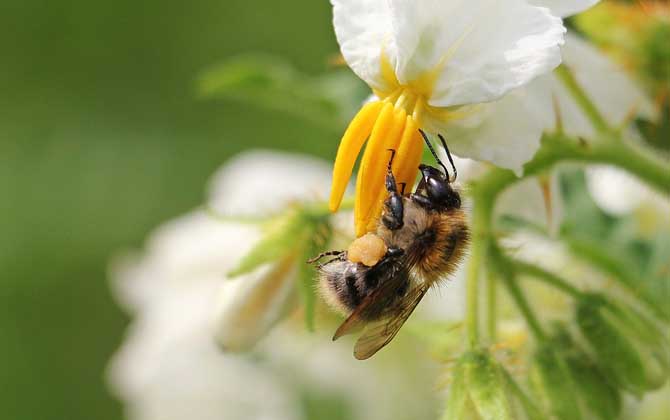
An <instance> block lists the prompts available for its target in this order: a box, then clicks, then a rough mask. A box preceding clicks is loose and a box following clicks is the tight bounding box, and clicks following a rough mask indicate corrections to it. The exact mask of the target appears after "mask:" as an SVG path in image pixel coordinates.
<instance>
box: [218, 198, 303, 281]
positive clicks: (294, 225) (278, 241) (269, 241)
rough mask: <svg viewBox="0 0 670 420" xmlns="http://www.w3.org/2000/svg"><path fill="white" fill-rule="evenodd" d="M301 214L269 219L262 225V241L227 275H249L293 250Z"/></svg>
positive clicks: (291, 210) (300, 225)
mask: <svg viewBox="0 0 670 420" xmlns="http://www.w3.org/2000/svg"><path fill="white" fill-rule="evenodd" d="M300 215H301V213H300V212H299V211H297V210H296V209H289V210H287V211H286V212H284V213H282V214H281V215H278V216H276V217H273V218H272V219H269V220H268V221H267V222H266V223H265V224H264V228H265V229H264V232H263V237H262V239H261V240H260V241H259V242H258V243H257V244H256V245H255V246H254V247H253V248H252V249H251V251H250V252H249V253H248V254H247V255H245V256H244V257H242V259H241V260H240V261H239V262H238V264H237V265H236V266H235V267H234V268H233V269H232V270H230V271H229V272H228V273H227V274H228V276H229V277H236V276H240V275H242V274H246V273H249V272H251V271H253V270H254V269H256V268H258V267H259V266H261V265H262V264H266V263H269V262H273V261H276V260H278V259H279V258H281V257H283V256H284V255H286V254H287V253H289V252H291V251H292V250H295V247H296V238H299V237H300V236H302V235H301V233H302V231H303V223H301V222H302V218H301V217H300Z"/></svg>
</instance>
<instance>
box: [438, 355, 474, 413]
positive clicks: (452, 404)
mask: <svg viewBox="0 0 670 420" xmlns="http://www.w3.org/2000/svg"><path fill="white" fill-rule="evenodd" d="M452 375H453V378H454V379H453V381H452V383H451V386H450V387H449V397H448V398H447V409H446V411H445V412H444V415H443V416H442V420H462V419H465V418H466V417H465V412H466V408H467V405H468V398H469V397H468V389H467V385H466V381H465V360H464V358H463V357H461V358H460V359H459V360H458V362H457V363H456V366H455V367H454V370H453V372H452Z"/></svg>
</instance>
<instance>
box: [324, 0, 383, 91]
mask: <svg viewBox="0 0 670 420" xmlns="http://www.w3.org/2000/svg"><path fill="white" fill-rule="evenodd" d="M331 3H332V4H333V25H334V27H335V36H336V37H337V42H338V43H339V44H340V51H341V52H342V56H343V57H344V59H345V60H346V61H347V64H349V67H351V69H352V70H353V71H354V73H356V75H358V77H360V78H361V79H363V80H364V81H365V82H366V83H367V84H368V85H369V86H370V87H371V88H372V89H376V90H381V91H385V90H387V89H388V86H387V85H386V83H385V81H384V79H383V77H382V75H381V71H382V69H381V55H382V49H383V48H384V46H385V45H386V43H387V42H388V34H389V31H390V27H391V16H390V10H389V8H388V5H387V4H386V1H385V0H367V1H360V0H331ZM386 46H387V47H391V45H386ZM387 53H388V51H387Z"/></svg>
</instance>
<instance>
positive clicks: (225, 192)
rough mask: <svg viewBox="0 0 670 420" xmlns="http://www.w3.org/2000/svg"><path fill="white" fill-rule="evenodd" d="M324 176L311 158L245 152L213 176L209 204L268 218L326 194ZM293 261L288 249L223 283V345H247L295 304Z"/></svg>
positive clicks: (226, 212) (227, 212)
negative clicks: (268, 261)
mask: <svg viewBox="0 0 670 420" xmlns="http://www.w3.org/2000/svg"><path fill="white" fill-rule="evenodd" d="M329 180H330V176H329V171H328V167H327V165H326V164H325V163H324V162H321V161H319V160H316V159H313V158H308V157H301V158H297V157H296V156H291V155H285V154H280V153H273V152H253V153H247V154H245V155H242V156H239V157H237V158H236V159H235V160H234V161H233V162H231V163H229V164H228V165H226V166H224V167H223V168H222V169H221V170H220V171H218V172H217V173H216V174H215V175H214V176H213V181H212V183H211V185H210V194H211V199H210V202H211V206H212V207H213V208H214V209H215V210H216V211H217V212H219V213H220V214H223V215H236V216H241V215H246V216H262V215H266V216H267V215H269V214H272V213H274V212H277V211H279V210H280V209H282V208H283V207H286V206H287V205H288V204H290V203H291V202H293V201H295V200H299V199H303V200H305V199H314V198H318V197H319V196H320V197H322V198H323V197H325V195H326V194H327V188H328V183H329ZM257 236H258V233H256V236H255V237H256V238H257ZM224 240H226V241H227V242H228V243H229V244H235V243H236V242H238V241H240V242H241V243H242V244H243V243H244V240H245V238H239V237H235V236H226V237H225V238H224ZM238 259H239V258H237V259H234V260H233V261H237V260H238ZM297 264H304V261H297V260H296V258H295V255H291V254H290V253H289V255H287V256H286V257H284V258H282V259H280V260H279V261H276V262H274V263H271V264H266V265H264V266H262V267H260V268H259V269H256V270H254V271H253V272H251V273H249V274H245V275H242V276H239V277H235V278H233V279H228V280H226V281H225V282H222V283H223V284H222V286H221V289H220V291H219V298H218V300H217V304H216V308H217V310H216V320H217V322H216V325H217V328H216V338H217V341H218V343H219V345H220V346H221V347H222V348H224V349H226V350H230V351H243V350H248V349H250V348H251V347H253V346H254V345H255V344H256V342H257V341H258V340H259V339H260V338H262V337H263V336H264V335H265V334H266V333H267V332H268V331H269V330H270V329H271V328H272V327H273V326H274V325H275V324H276V323H277V322H278V321H279V320H280V319H281V318H283V317H284V316H285V315H286V314H287V313H288V312H289V311H290V310H291V309H293V308H295V301H296V287H295V284H296V275H295V274H296V266H297Z"/></svg>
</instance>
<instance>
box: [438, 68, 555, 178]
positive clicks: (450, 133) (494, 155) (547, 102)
mask: <svg viewBox="0 0 670 420" xmlns="http://www.w3.org/2000/svg"><path fill="white" fill-rule="evenodd" d="M531 86H532V88H531ZM552 118H553V108H552V104H551V95H550V92H549V83H548V82H547V80H546V78H541V79H538V80H536V81H534V82H533V83H532V84H531V85H529V86H528V87H525V88H520V89H516V90H514V91H512V92H510V93H508V94H507V95H505V96H504V97H503V98H502V99H500V100H498V101H495V102H492V103H489V104H481V105H479V106H477V107H476V108H475V109H473V110H472V114H471V115H470V116H469V117H466V118H463V119H455V120H453V121H451V122H449V123H444V122H442V121H440V120H438V119H436V118H426V120H425V124H426V128H427V129H428V130H429V131H431V132H434V133H442V134H443V135H444V136H445V138H446V140H447V144H448V145H449V148H450V150H451V151H452V152H453V153H454V154H456V155H458V156H460V157H467V158H471V159H475V160H480V161H481V160H483V161H487V162H491V163H493V164H495V165H497V166H500V167H503V168H508V169H512V170H513V171H515V172H516V173H517V174H521V172H522V167H523V164H524V163H526V162H527V161H529V160H530V159H531V158H532V157H533V155H534V154H535V152H536V151H537V149H538V148H539V146H540V137H541V136H542V132H543V131H544V128H545V127H546V126H547V125H549V124H550V123H551V121H552Z"/></svg>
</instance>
